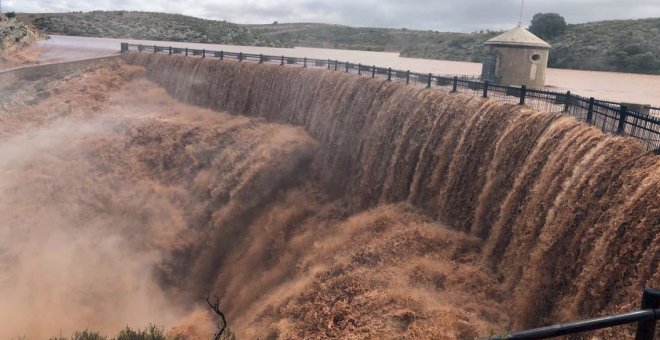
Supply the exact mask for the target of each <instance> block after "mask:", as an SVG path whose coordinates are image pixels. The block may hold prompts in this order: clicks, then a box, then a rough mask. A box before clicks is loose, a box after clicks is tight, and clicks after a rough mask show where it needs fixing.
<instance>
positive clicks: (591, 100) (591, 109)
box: [587, 97, 596, 124]
mask: <svg viewBox="0 0 660 340" xmlns="http://www.w3.org/2000/svg"><path fill="white" fill-rule="evenodd" d="M594 102H596V99H595V98H594V97H591V98H589V108H588V109H587V124H591V121H592V120H593V119H594Z"/></svg>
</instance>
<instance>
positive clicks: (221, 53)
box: [220, 51, 225, 60]
mask: <svg viewBox="0 0 660 340" xmlns="http://www.w3.org/2000/svg"><path fill="white" fill-rule="evenodd" d="M224 59H225V51H220V60H224Z"/></svg>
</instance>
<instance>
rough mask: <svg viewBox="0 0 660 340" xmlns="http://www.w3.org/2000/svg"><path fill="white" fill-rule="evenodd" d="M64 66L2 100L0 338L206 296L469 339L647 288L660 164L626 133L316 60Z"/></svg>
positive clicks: (323, 330)
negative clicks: (313, 65) (33, 87)
mask: <svg viewBox="0 0 660 340" xmlns="http://www.w3.org/2000/svg"><path fill="white" fill-rule="evenodd" d="M71 77H72V78H71V79H72V80H71V81H67V80H66V79H60V80H56V81H54V82H60V83H57V85H58V86H57V87H52V88H51V87H49V85H48V84H45V85H43V88H40V89H39V90H38V91H39V92H38V93H43V92H44V91H48V93H49V94H48V95H41V96H40V97H39V98H40V100H39V101H37V102H36V103H33V104H30V105H24V106H23V105H20V103H19V104H15V105H14V104H11V105H10V104H7V106H8V107H10V108H9V109H7V108H3V109H2V111H1V112H2V116H1V117H2V121H0V124H1V125H0V126H1V127H2V129H1V130H0V131H2V134H0V150H2V151H3V152H2V153H0V155H2V156H0V174H2V177H0V178H2V180H0V190H2V195H1V196H0V197H1V198H0V214H1V215H2V216H6V218H7V220H6V221H11V223H3V224H2V230H0V233H2V235H3V236H5V237H4V238H3V241H0V246H1V247H0V264H2V267H3V268H4V269H5V270H3V273H4V274H0V279H1V280H0V287H2V290H0V292H2V293H0V294H3V296H0V319H1V320H11V321H12V322H11V327H3V329H2V330H0V337H12V336H15V334H25V333H26V332H28V330H31V331H32V332H34V334H37V335H34V336H50V335H52V334H54V332H56V331H57V329H61V328H65V329H66V330H71V329H75V328H76V327H86V326H84V325H90V324H92V325H94V326H95V327H97V328H98V329H102V330H108V331H113V330H116V329H118V328H121V327H123V326H125V325H126V324H129V323H130V324H135V323H142V324H146V323H149V322H156V323H159V324H163V325H167V326H168V327H169V326H171V327H172V329H173V332H180V333H177V334H188V333H186V332H189V333H192V332H203V330H204V329H205V328H204V327H209V326H208V324H209V320H208V316H207V315H206V314H204V312H203V311H201V310H200V309H199V298H200V297H201V296H205V295H207V294H208V293H210V292H212V293H215V294H217V295H218V296H220V297H221V298H222V306H223V308H224V310H225V312H226V313H227V317H228V320H229V326H230V327H231V328H232V330H233V331H235V332H236V333H237V335H238V336H239V337H241V338H256V337H261V338H266V337H272V338H305V337H308V338H332V337H347V336H351V335H353V336H356V337H359V338H393V337H399V336H404V337H421V338H450V339H454V338H456V339H472V338H478V337H480V336H488V335H489V334H491V333H493V332H495V333H505V332H508V331H509V330H520V329H525V328H531V327H538V326H543V325H548V324H553V323H557V322H565V321H571V320H577V319H584V318H589V317H594V316H599V315H607V314H615V313H620V312H625V311H629V310H631V309H634V308H636V307H637V305H638V303H639V301H640V298H641V292H642V290H643V288H644V287H658V286H660V270H659V269H660V268H659V264H660V238H659V237H660V229H659V228H660V200H658V198H659V197H660V158H658V156H656V155H654V154H652V153H650V152H648V151H647V150H646V147H645V146H644V145H643V144H642V143H640V142H638V141H636V140H634V139H632V138H629V137H623V136H616V135H610V134H605V133H603V132H601V131H600V130H599V129H598V128H596V127H593V126H588V125H586V124H584V123H580V122H578V121H577V120H576V119H574V118H572V117H567V116H564V115H562V114H560V113H540V112H536V111H534V110H532V109H529V108H527V107H524V106H520V105H516V104H510V103H502V102H499V101H496V100H493V99H487V98H481V97H478V96H477V97H474V96H466V95H462V94H459V93H446V92H443V91H439V90H436V89H433V88H431V89H427V88H424V87H413V86H406V85H405V84H399V83H395V82H387V81H384V80H382V79H373V78H365V77H357V76H355V75H350V74H346V73H342V72H332V71H328V70H323V69H305V68H289V67H280V66H278V65H268V64H251V63H240V62H236V61H230V60H215V59H202V58H186V57H182V56H168V55H161V54H139V53H130V52H129V53H125V54H124V55H123V56H122V61H116V62H113V63H111V64H109V65H107V66H103V67H100V68H98V69H95V70H94V71H91V72H86V73H83V74H81V75H77V76H71ZM16 86H19V85H16ZM56 88H58V89H59V90H56ZM3 91H4V90H3ZM12 91H14V90H12ZM25 91H27V90H25ZM12 93H22V92H20V91H18V90H16V91H15V92H12ZM16 100H17V101H18V100H19V99H16ZM14 107H15V108H14ZM28 212H29V213H28ZM46 251H49V252H57V253H59V254H62V257H61V258H60V259H59V260H57V261H53V260H52V259H50V258H48V257H47V256H44V254H45V253H46ZM74 264H75V265H74ZM44 273H45V274H46V275H44ZM88 273H94V274H93V275H89V274H88ZM37 277H44V279H43V280H36V281H35V280H34V279H35V278H37ZM27 283H30V284H27ZM68 291H76V292H77V293H78V295H77V296H76V297H75V298H74V299H70V298H69V297H68V296H67V295H66V294H64V292H68ZM38 292H43V293H38ZM117 297H122V298H119V299H118V298H117ZM53 305H56V306H58V308H57V310H54V311H43V307H44V306H53ZM10 310H11V311H13V312H12V313H11V314H10V313H9V312H8V311H10ZM38 310H39V311H41V312H40V313H45V314H43V315H44V318H43V320H39V321H34V320H25V319H24V318H21V315H24V314H30V313H36V312H37V311H38ZM63 312H65V313H64V314H66V317H63V316H61V314H63ZM8 324H9V323H8ZM81 325H83V326H81ZM211 326H212V323H211ZM634 332H635V329H634V327H632V326H624V327H619V328H612V329H607V330H603V331H600V332H599V333H596V335H599V336H601V337H605V338H627V337H632V336H633V334H634Z"/></svg>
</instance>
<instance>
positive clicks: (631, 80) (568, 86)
mask: <svg viewBox="0 0 660 340" xmlns="http://www.w3.org/2000/svg"><path fill="white" fill-rule="evenodd" d="M122 41H123V42H131V43H136V44H137V43H142V44H146V45H159V46H174V47H189V48H196V49H207V50H225V51H233V52H245V53H256V54H259V53H262V54H268V55H276V56H279V55H286V56H292V57H301V58H302V57H307V58H316V59H337V60H343V61H349V62H352V63H362V64H365V65H376V66H381V67H392V68H395V69H401V70H411V71H416V72H423V73H428V72H430V73H434V74H440V75H444V74H461V75H462V74H465V75H478V74H479V73H480V72H481V64H479V63H468V62H455V61H445V60H429V59H416V58H402V57H399V54H398V53H390V52H368V51H352V50H335V49H322V48H306V47H296V48H271V47H255V46H231V45H216V44H195V43H181V42H168V41H150V40H131V39H109V38H87V37H71V36H58V35H54V36H52V39H50V40H48V41H44V42H41V43H40V46H41V48H43V50H44V53H43V56H42V60H43V61H45V62H48V61H60V60H72V59H83V58H91V57H96V56H103V55H107V54H112V53H115V52H117V51H118V50H119V44H120V42H122ZM547 85H548V86H549V88H552V89H554V90H559V91H566V90H570V91H571V92H572V93H575V94H579V95H582V96H585V97H592V96H593V97H596V98H600V99H605V100H611V101H622V102H632V103H641V104H650V105H654V106H660V75H642V74H632V73H616V72H596V71H579V70H564V69H549V70H548V74H547Z"/></svg>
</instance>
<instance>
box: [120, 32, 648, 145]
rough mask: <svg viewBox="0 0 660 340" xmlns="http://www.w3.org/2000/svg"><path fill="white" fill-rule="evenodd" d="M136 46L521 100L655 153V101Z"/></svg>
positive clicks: (343, 64)
mask: <svg viewBox="0 0 660 340" xmlns="http://www.w3.org/2000/svg"><path fill="white" fill-rule="evenodd" d="M127 51H137V52H142V53H157V54H169V55H185V56H194V57H199V58H217V59H231V60H237V61H240V62H243V61H245V62H257V63H270V64H279V65H287V66H299V67H310V68H324V69H328V70H334V71H341V72H347V73H353V74H357V75H359V76H361V77H371V78H382V79H387V80H389V81H395V82H401V83H406V84H409V85H417V86H425V87H428V88H430V87H433V88H439V89H443V90H445V91H448V92H461V93H466V94H470V95H474V96H481V97H484V98H494V99H497V100H500V101H504V102H508V103H512V104H520V105H526V106H528V107H530V108H533V109H535V110H537V111H543V112H561V113H563V114H565V115H569V116H573V117H575V118H576V119H578V120H580V121H583V122H586V123H587V124H590V125H593V126H596V127H598V128H600V129H601V130H602V131H604V132H608V133H614V134H618V135H625V136H630V137H634V138H636V139H638V140H639V141H640V142H642V143H643V144H644V145H645V146H646V149H647V150H649V151H651V150H652V151H655V153H656V154H660V107H648V111H649V113H648V114H647V113H640V112H635V111H633V110H630V109H629V108H628V107H626V106H625V105H622V104H619V103H614V102H611V101H606V100H600V99H595V98H593V97H592V98H587V97H582V96H579V95H576V94H572V93H571V92H570V91H568V92H557V91H550V90H541V89H528V88H526V87H525V86H503V85H498V84H490V83H489V82H487V81H485V82H484V81H481V80H480V79H479V77H477V76H450V75H434V74H431V73H416V72H411V71H410V70H405V71H403V70H396V69H392V68H391V67H387V68H385V67H378V66H376V65H363V64H360V63H350V62H347V61H339V60H332V59H312V58H298V57H287V56H283V55H282V56H273V55H264V54H250V53H242V52H229V51H211V50H205V49H202V50H199V49H189V48H181V47H172V46H156V45H140V44H138V45H135V44H128V43H121V52H122V53H123V52H127Z"/></svg>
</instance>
